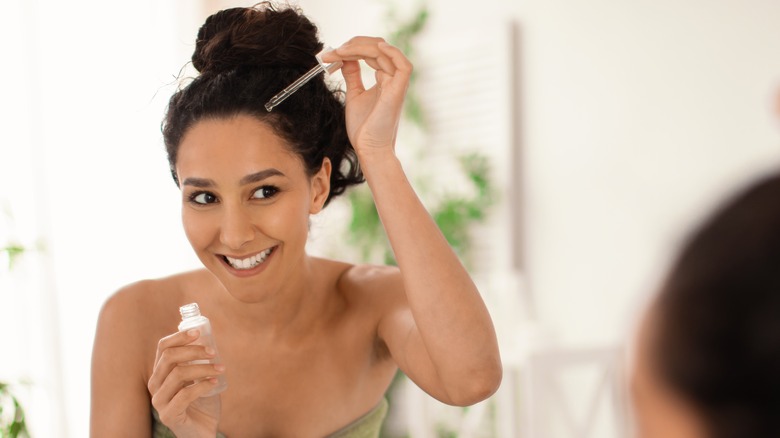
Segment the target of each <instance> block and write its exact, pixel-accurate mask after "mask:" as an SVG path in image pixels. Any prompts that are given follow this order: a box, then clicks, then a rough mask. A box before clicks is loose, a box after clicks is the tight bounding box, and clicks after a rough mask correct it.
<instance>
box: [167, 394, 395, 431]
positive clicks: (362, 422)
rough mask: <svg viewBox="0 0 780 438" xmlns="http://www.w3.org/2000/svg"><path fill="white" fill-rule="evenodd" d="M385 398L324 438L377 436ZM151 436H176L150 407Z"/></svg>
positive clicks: (385, 406) (380, 427) (380, 425)
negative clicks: (365, 412) (151, 416)
mask: <svg viewBox="0 0 780 438" xmlns="http://www.w3.org/2000/svg"><path fill="white" fill-rule="evenodd" d="M387 408H388V404H387V399H385V398H383V399H382V401H381V402H379V404H378V405H377V406H376V407H375V408H374V409H372V410H371V412H369V413H367V414H365V415H363V416H362V417H360V418H358V419H357V420H355V421H353V422H352V423H350V424H349V425H348V426H345V427H343V428H341V429H339V430H338V431H337V432H334V433H332V434H330V435H328V436H327V437H326V438H378V437H379V432H380V430H381V429H382V423H383V422H384V421H385V416H386V415H387ZM152 415H153V417H154V418H152V437H153V438H176V435H174V434H173V432H171V430H170V429H168V427H166V426H165V425H164V424H162V423H161V422H160V417H159V416H158V414H157V411H156V410H155V409H154V408H152ZM217 438H227V437H226V436H225V435H223V434H221V433H219V432H217Z"/></svg>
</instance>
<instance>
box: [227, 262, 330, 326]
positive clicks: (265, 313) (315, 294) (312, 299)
mask: <svg viewBox="0 0 780 438" xmlns="http://www.w3.org/2000/svg"><path fill="white" fill-rule="evenodd" d="M296 265H297V267H296V268H294V269H291V270H290V271H289V275H288V276H287V277H288V278H286V279H285V281H284V282H283V284H282V285H281V286H280V287H279V288H278V289H277V290H274V291H266V293H265V294H264V296H263V298H262V299H261V300H260V301H257V302H252V303H247V302H242V301H239V300H237V299H236V298H234V297H233V295H231V294H230V292H228V291H227V290H226V289H225V288H224V286H222V285H221V283H220V289H222V291H223V293H221V294H218V296H217V305H218V306H219V308H220V309H222V312H221V313H222V315H223V318H224V319H225V320H226V321H229V324H230V325H231V326H233V327H235V328H237V329H239V330H240V331H242V332H246V333H250V334H252V335H253V336H256V335H257V334H258V333H262V334H265V335H267V336H271V337H289V336H296V335H300V334H303V333H308V332H310V328H311V326H312V325H313V324H314V323H315V322H316V321H317V319H318V317H320V316H321V315H322V312H323V308H324V307H325V305H326V296H327V294H325V293H324V290H325V288H326V286H324V285H323V284H322V283H323V282H322V281H321V279H320V278H321V275H319V272H318V269H317V266H316V263H315V262H314V260H313V259H312V258H311V257H309V256H307V255H305V254H304V255H303V257H301V259H300V261H299V262H298V263H296Z"/></svg>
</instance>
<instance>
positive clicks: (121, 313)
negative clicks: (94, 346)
mask: <svg viewBox="0 0 780 438" xmlns="http://www.w3.org/2000/svg"><path fill="white" fill-rule="evenodd" d="M207 280H208V274H207V273H206V272H205V270H203V271H202V270H197V271H190V272H184V273H180V274H176V275H172V276H169V277H164V278H158V279H145V280H140V281H136V282H133V283H130V284H128V285H125V286H123V287H121V288H120V289H118V290H117V291H115V292H114V293H112V294H111V295H110V296H109V297H108V298H107V299H106V300H105V302H104V303H103V306H102V308H101V309H100V315H99V319H98V331H103V332H105V333H110V338H111V341H112V342H113V341H121V342H127V343H128V344H133V343H136V342H140V343H143V346H144V347H146V348H148V345H149V339H150V338H155V337H158V336H159V335H160V334H165V333H169V332H171V331H172V330H175V329H176V324H177V319H178V315H177V313H176V309H178V307H179V306H180V305H182V304H184V303H183V301H185V300H186V299H187V293H186V291H187V290H189V289H191V288H190V287H189V285H192V284H198V283H201V284H202V283H203V282H204V281H207ZM152 345H154V343H152Z"/></svg>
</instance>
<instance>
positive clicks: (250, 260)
mask: <svg viewBox="0 0 780 438" xmlns="http://www.w3.org/2000/svg"><path fill="white" fill-rule="evenodd" d="M275 249H276V247H275V246H273V247H271V248H268V249H266V250H264V251H260V252H259V253H257V254H255V255H252V256H249V257H245V258H234V257H230V256H226V255H223V256H222V259H223V260H224V261H225V262H226V263H227V264H228V265H230V267H232V268H233V269H236V270H239V271H245V270H249V269H252V268H256V267H257V266H259V265H261V264H263V262H265V260H266V259H267V258H268V257H269V256H270V255H271V253H273V252H274V250H275Z"/></svg>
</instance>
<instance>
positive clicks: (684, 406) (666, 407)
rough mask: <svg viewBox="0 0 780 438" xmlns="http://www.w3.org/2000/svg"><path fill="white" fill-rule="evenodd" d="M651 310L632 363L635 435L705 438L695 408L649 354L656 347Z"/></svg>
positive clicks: (639, 335) (653, 437) (644, 321)
mask: <svg viewBox="0 0 780 438" xmlns="http://www.w3.org/2000/svg"><path fill="white" fill-rule="evenodd" d="M653 312H654V310H651V311H650V312H648V313H647V315H645V317H644V318H643V320H642V324H641V327H640V330H639V333H638V336H637V338H636V342H635V348H634V351H633V361H632V362H633V363H632V366H631V376H630V378H631V399H632V403H633V413H634V417H635V420H636V424H635V426H636V431H637V437H638V438H667V437H675V438H704V437H705V436H706V434H704V432H703V427H702V424H701V423H700V421H699V418H698V416H697V415H696V413H695V411H694V409H693V408H692V407H691V406H690V405H689V404H688V403H686V402H685V401H684V400H682V399H681V398H680V397H679V396H678V395H677V394H676V393H675V392H674V391H673V390H672V389H671V388H670V387H669V385H668V384H666V382H664V381H663V380H662V379H661V377H660V376H659V374H658V372H657V370H656V369H655V366H654V359H655V358H654V357H653V356H652V355H653V354H654V352H655V351H658V350H657V349H655V348H653V346H654V343H655V342H656V337H655V324H656V322H655V321H656V319H655V317H654V315H653Z"/></svg>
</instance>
